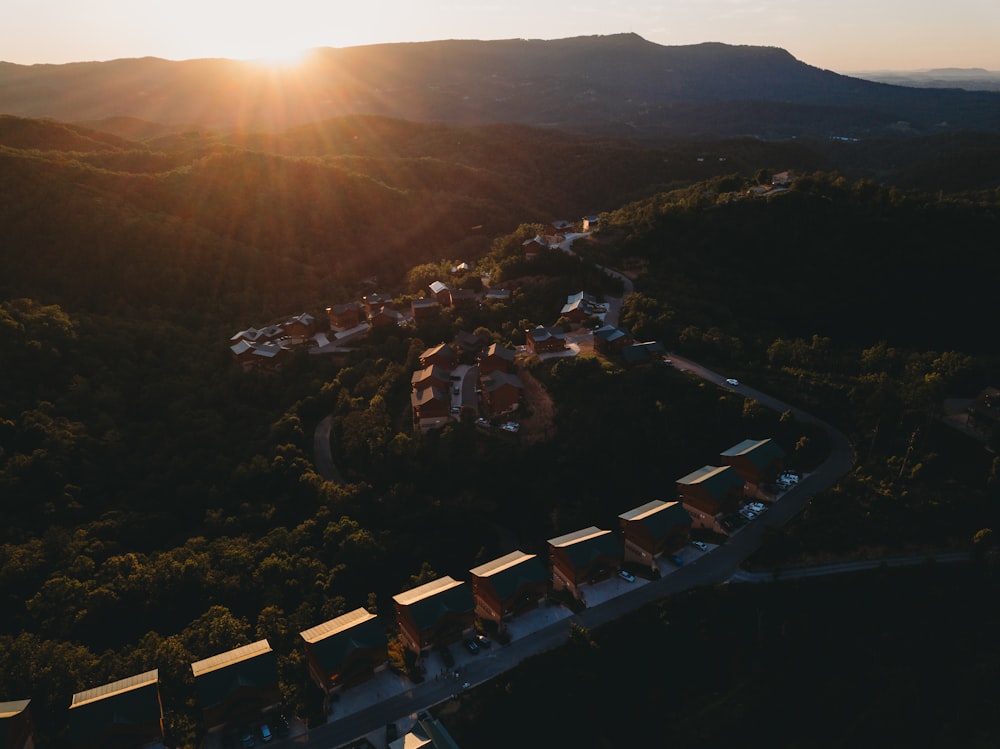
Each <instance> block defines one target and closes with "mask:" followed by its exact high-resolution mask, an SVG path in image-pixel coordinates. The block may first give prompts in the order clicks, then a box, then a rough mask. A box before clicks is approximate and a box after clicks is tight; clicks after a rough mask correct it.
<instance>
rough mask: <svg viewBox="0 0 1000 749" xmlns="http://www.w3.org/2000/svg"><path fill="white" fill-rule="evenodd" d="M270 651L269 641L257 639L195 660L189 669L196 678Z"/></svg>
mask: <svg viewBox="0 0 1000 749" xmlns="http://www.w3.org/2000/svg"><path fill="white" fill-rule="evenodd" d="M270 652H271V645H270V643H268V641H267V640H258V641H257V642H252V643H250V644H249V645H244V646H243V647H241V648H235V649H233V650H229V651H227V652H225V653H219V654H218V655H213V656H212V657H211V658H206V659H205V660H202V661H196V662H194V663H192V664H191V670H192V671H193V672H194V676H195V678H196V679H197V678H198V677H199V676H202V675H203V674H208V673H211V672H212V671H217V670H219V669H220V668H226V667H227V666H233V665H235V664H237V663H242V662H243V661H248V660H250V659H251V658H256V657H257V656H259V655H264V654H265V653H270Z"/></svg>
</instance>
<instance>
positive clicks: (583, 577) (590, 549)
mask: <svg viewBox="0 0 1000 749" xmlns="http://www.w3.org/2000/svg"><path fill="white" fill-rule="evenodd" d="M548 545H549V566H550V567H551V569H552V586H553V588H554V589H555V590H567V591H569V592H570V594H571V595H572V596H573V597H574V598H577V599H578V600H580V601H582V602H583V603H586V598H585V596H584V592H583V590H582V589H581V586H582V585H585V584H587V583H594V582H598V581H600V580H604V579H606V578H608V577H610V576H611V575H612V573H613V572H614V571H615V570H616V569H618V567H620V566H621V563H622V556H623V554H622V543H621V541H620V540H619V539H618V538H617V537H616V536H615V534H614V533H612V532H611V531H609V530H601V529H599V528H595V527H593V526H591V527H590V528H584V529H583V530H579V531H575V532H573V533H567V534H565V535H563V536H558V537H556V538H550V539H549V540H548Z"/></svg>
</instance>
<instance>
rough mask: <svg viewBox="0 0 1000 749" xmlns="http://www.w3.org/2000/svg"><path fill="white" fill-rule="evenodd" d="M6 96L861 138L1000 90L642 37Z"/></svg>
mask: <svg viewBox="0 0 1000 749" xmlns="http://www.w3.org/2000/svg"><path fill="white" fill-rule="evenodd" d="M0 102H3V104H2V105H0V106H2V109H3V113H5V114H12V115H16V116H20V117H31V118H43V117H48V118H53V119H57V120H61V121H67V122H87V121H98V120H102V119H105V118H108V117H133V118H137V119H142V120H148V121H153V122H161V123H167V124H171V125H175V126H182V125H183V126H188V127H210V128H222V129H233V130H239V129H243V130H267V131H275V130H284V129H287V128H289V127H294V126H296V125H301V124H305V123H308V122H315V121H321V120H327V119H330V118H333V117H337V116H341V115H350V114H374V115H382V116H388V117H396V118H400V119H410V120H416V121H425V122H427V121H437V122H444V123H449V124H456V125H475V124H487V123H497V122H511V123H517V124H525V125H534V126H544V127H556V128H560V129H566V130H580V131H589V132H599V133H604V134H609V133H616V134H623V133H625V134H630V135H640V136H654V137H656V136H666V137H726V136H742V135H753V136H758V137H764V138H788V137H793V136H794V137H798V136H802V135H811V136H820V137H829V136H852V137H870V136H872V135H876V134H885V133H887V132H890V131H891V130H892V128H894V127H896V126H897V123H899V122H901V121H902V122H905V123H906V124H907V126H908V127H909V128H910V129H912V130H913V131H914V132H917V133H922V134H927V133H930V132H940V131H942V130H951V131H954V130H980V131H988V132H1000V96H997V95H996V94H993V93H984V92H965V91H954V90H942V89H926V90H924V89H915V88H909V87H901V86H892V85H890V84H886V83H878V82H872V81H866V80H862V79H860V78H852V77H850V76H844V75H841V74H839V73H834V72H831V71H828V70H822V69H820V68H817V67H814V66H811V65H808V64H807V63H804V62H802V61H799V60H797V59H796V58H795V57H793V56H792V55H791V54H790V53H788V52H787V51H786V50H784V49H782V48H780V47H760V46H749V45H742V46H734V45H727V44H722V43H719V42H703V43H700V44H694V45H684V46H671V47H668V46H662V45H658V44H655V43H653V42H650V41H648V40H645V39H643V38H642V37H640V36H638V35H636V34H615V35H607V36H589V37H571V38H567V39H557V40H524V39H514V40H499V41H477V40H444V41H436V42H406V43H396V44H382V45H368V46H363V47H342V48H329V47H326V48H317V49H315V50H313V51H312V52H311V53H310V54H309V56H308V57H307V59H306V60H305V61H304V62H303V64H302V65H301V66H299V67H295V68H288V69H273V68H267V67H265V66H262V65H260V64H258V63H253V62H241V61H234V60H227V59H224V58H205V59H200V60H184V61H169V60H163V59H160V58H150V57H145V58H134V59H119V60H113V61H108V62H97V63H69V64H67V65H55V66H49V65H46V66H17V65H11V64H5V65H0ZM749 102H755V103H757V104H758V107H757V109H760V106H759V104H760V103H767V104H769V105H771V106H773V107H774V109H775V111H774V113H773V114H770V115H767V116H765V117H763V118H761V117H760V116H759V115H758V114H753V113H748V114H747V115H746V116H742V117H740V116H734V105H737V104H741V103H749ZM833 111H836V113H837V116H835V117H831V116H830V114H831V112H833ZM737 114H738V113H737ZM720 119H725V120H726V121H727V122H726V123H725V124H724V125H723V124H720V122H719V120H720ZM831 122H834V123H836V126H835V127H834V126H833V125H831ZM897 129H898V128H897Z"/></svg>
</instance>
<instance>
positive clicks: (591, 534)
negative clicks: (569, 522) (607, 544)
mask: <svg viewBox="0 0 1000 749" xmlns="http://www.w3.org/2000/svg"><path fill="white" fill-rule="evenodd" d="M608 533H611V531H607V530H601V529H600V528H598V527H596V526H593V525H592V526H590V527H589V528H584V529H582V530H578V531H573V532H572V533H567V534H565V535H562V536H556V537H555V538H550V539H549V544H551V545H552V546H557V547H562V546H572V545H573V544H578V543H580V542H582V541H587V540H588V539H591V538H597V537H598V536H603V535H605V534H608Z"/></svg>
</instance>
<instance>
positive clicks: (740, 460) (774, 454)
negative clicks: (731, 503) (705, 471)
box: [719, 439, 785, 497]
mask: <svg viewBox="0 0 1000 749" xmlns="http://www.w3.org/2000/svg"><path fill="white" fill-rule="evenodd" d="M719 457H720V459H721V461H722V464H723V465H727V466H732V467H733V469H734V470H735V471H736V473H738V474H739V475H740V477H741V478H742V479H743V484H744V486H743V493H744V494H745V495H746V496H748V497H751V496H759V495H760V493H761V491H762V490H761V485H763V484H766V483H768V482H771V481H774V480H775V479H776V478H777V477H778V475H779V474H780V473H781V471H782V469H783V468H784V467H785V451H784V450H782V449H781V446H780V445H779V444H778V443H777V442H775V441H774V440H772V439H764V440H743V441H742V442H740V443H737V444H735V445H733V446H732V447H731V448H729V449H728V450H726V451H725V452H723V453H722V454H721V455H720V456H719Z"/></svg>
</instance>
